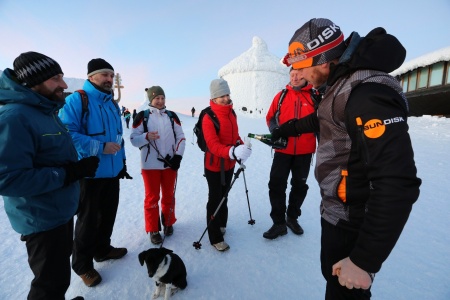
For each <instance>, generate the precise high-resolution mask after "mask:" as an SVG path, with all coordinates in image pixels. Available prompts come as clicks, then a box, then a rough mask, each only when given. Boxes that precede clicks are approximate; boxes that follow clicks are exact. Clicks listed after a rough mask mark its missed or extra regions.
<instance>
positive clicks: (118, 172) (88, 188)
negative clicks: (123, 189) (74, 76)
mask: <svg viewBox="0 0 450 300" xmlns="http://www.w3.org/2000/svg"><path fill="white" fill-rule="evenodd" d="M87 75H88V79H87V80H86V81H85V83H84V85H83V91H84V93H85V95H84V97H85V98H84V99H83V95H82V94H80V93H79V92H76V93H73V94H72V95H70V96H68V97H67V98H66V105H65V106H64V107H63V108H62V109H61V110H60V112H59V117H60V118H61V120H62V122H63V123H64V124H65V125H66V127H67V129H68V130H69V133H70V135H71V136H72V139H73V141H74V144H75V148H76V150H77V152H78V157H79V158H80V159H81V158H83V157H86V156H92V155H94V156H97V157H98V158H100V165H99V167H98V170H97V172H96V174H95V177H94V178H83V179H82V180H81V181H80V188H81V196H80V208H79V210H78V214H77V222H76V225H75V240H74V248H73V258H72V269H73V270H74V271H75V273H76V274H78V275H79V276H80V277H81V279H82V280H83V282H84V283H85V284H86V285H87V286H88V287H93V286H95V285H97V284H99V283H100V282H101V281H102V277H101V276H100V274H99V273H98V272H97V271H96V270H95V269H94V262H93V260H95V261H96V262H102V261H105V260H109V259H119V258H121V257H123V256H124V255H125V254H127V249H126V248H115V247H113V246H111V235H112V232H113V227H114V222H115V219H116V213H117V207H118V205H119V189H120V186H119V179H122V178H128V179H131V177H130V176H129V175H128V173H127V172H126V170H127V168H126V165H125V150H124V148H123V145H124V142H123V139H122V134H123V130H122V121H121V111H120V107H119V106H118V105H117V103H116V102H115V101H114V99H113V79H114V69H113V67H112V66H111V65H110V64H109V63H108V62H106V61H105V60H104V59H101V58H96V59H92V60H91V61H90V62H89V63H88V72H87ZM86 102H87V107H86ZM83 103H85V105H83Z"/></svg>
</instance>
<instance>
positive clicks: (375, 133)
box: [364, 117, 405, 139]
mask: <svg viewBox="0 0 450 300" xmlns="http://www.w3.org/2000/svg"><path fill="white" fill-rule="evenodd" d="M402 122H405V120H404V119H403V117H394V118H390V119H386V120H383V121H381V120H379V119H372V120H369V121H367V122H366V124H364V135H365V136H367V137H368V138H371V139H376V138H379V137H380V136H382V135H383V134H384V132H385V131H386V126H387V125H391V124H395V123H402Z"/></svg>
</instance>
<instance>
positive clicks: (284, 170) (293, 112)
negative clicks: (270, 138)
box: [263, 68, 316, 239]
mask: <svg viewBox="0 0 450 300" xmlns="http://www.w3.org/2000/svg"><path fill="white" fill-rule="evenodd" d="M300 73H301V71H299V70H294V69H292V68H291V70H290V72H289V77H290V82H289V84H288V85H286V89H285V90H282V91H280V92H279V93H278V94H277V95H276V96H275V98H274V99H273V101H272V104H271V105H270V108H269V110H268V112H267V116H266V122H267V126H268V127H269V131H270V132H272V131H273V129H274V128H276V127H277V126H280V125H281V124H284V123H285V122H287V121H289V120H291V119H292V118H296V119H300V118H303V117H305V116H307V115H309V114H312V113H313V112H314V102H313V100H312V99H311V85H309V84H307V82H306V81H305V80H304V79H302V77H301V76H300V75H301V74H300ZM281 97H282V98H281ZM280 98H281V99H280ZM280 101H282V102H281V103H280ZM315 151H316V137H315V135H314V134H313V133H305V134H302V135H300V136H295V137H289V139H288V144H287V147H286V149H276V150H275V154H274V157H273V162H272V168H271V170H270V180H269V198H270V205H271V208H272V209H271V212H270V217H271V218H272V221H273V226H272V227H271V228H270V229H269V230H268V231H266V232H264V234H263V236H264V237H265V238H266V239H275V238H277V237H278V236H280V235H285V234H286V233H287V228H286V226H287V227H289V228H290V229H291V230H292V232H293V233H295V234H298V235H300V234H303V228H302V227H301V226H300V224H299V223H298V220H297V219H298V218H299V217H300V215H301V213H302V210H301V207H302V204H303V201H304V200H305V197H306V194H307V192H308V185H307V184H306V180H307V179H308V175H309V168H310V166H311V163H312V154H313V153H314V152H315ZM290 173H291V175H292V176H291V191H290V193H289V201H288V206H287V207H286V188H287V181H288V178H289V174H290Z"/></svg>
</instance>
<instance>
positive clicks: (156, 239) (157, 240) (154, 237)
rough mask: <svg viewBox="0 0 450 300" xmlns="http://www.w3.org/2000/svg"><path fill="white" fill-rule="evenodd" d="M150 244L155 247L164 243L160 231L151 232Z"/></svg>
mask: <svg viewBox="0 0 450 300" xmlns="http://www.w3.org/2000/svg"><path fill="white" fill-rule="evenodd" d="M150 242H152V244H154V245H158V244H161V243H162V237H161V234H159V231H153V232H150Z"/></svg>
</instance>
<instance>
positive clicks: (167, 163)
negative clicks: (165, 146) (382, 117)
mask: <svg viewBox="0 0 450 300" xmlns="http://www.w3.org/2000/svg"><path fill="white" fill-rule="evenodd" d="M170 159H171V157H170V155H169V154H167V155H166V157H165V158H164V159H162V158H159V157H158V158H157V160H159V161H160V162H163V163H164V166H163V168H167V167H170V165H169V164H170Z"/></svg>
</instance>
